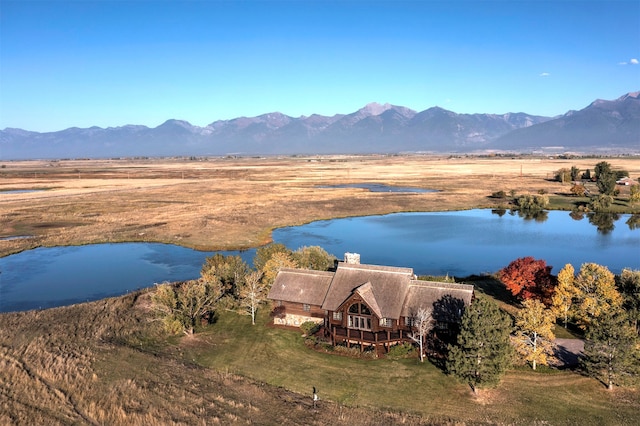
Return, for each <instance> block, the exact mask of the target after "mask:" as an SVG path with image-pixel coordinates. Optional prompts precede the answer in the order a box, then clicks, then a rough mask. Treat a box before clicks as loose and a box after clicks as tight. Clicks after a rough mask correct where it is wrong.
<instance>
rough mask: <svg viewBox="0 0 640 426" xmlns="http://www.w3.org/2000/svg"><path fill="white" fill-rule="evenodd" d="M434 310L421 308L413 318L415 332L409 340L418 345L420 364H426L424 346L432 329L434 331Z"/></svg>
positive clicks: (410, 335)
mask: <svg viewBox="0 0 640 426" xmlns="http://www.w3.org/2000/svg"><path fill="white" fill-rule="evenodd" d="M432 314H433V310H432V309H431V308H419V309H418V310H417V311H416V312H415V314H414V315H412V316H411V322H412V329H413V331H412V332H411V333H410V334H409V338H411V340H413V341H414V342H416V343H417V344H418V348H419V350H420V362H424V346H425V343H426V338H427V335H428V334H429V332H430V331H431V329H433V315H432Z"/></svg>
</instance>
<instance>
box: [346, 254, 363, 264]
mask: <svg viewBox="0 0 640 426" xmlns="http://www.w3.org/2000/svg"><path fill="white" fill-rule="evenodd" d="M344 263H349V264H351V265H359V264H360V254H359V253H345V254H344Z"/></svg>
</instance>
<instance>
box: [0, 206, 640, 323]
mask: <svg viewBox="0 0 640 426" xmlns="http://www.w3.org/2000/svg"><path fill="white" fill-rule="evenodd" d="M628 219H629V215H621V216H620V218H619V219H618V220H617V221H615V222H614V223H613V225H614V229H613V231H611V232H609V233H606V234H605V233H602V232H599V231H598V230H597V228H596V227H595V226H594V225H592V224H590V223H589V220H588V219H587V218H584V219H583V220H580V221H576V220H574V219H572V218H571V217H570V216H569V214H568V213H567V212H549V213H548V215H547V219H546V220H545V221H544V222H542V221H538V222H537V221H535V220H523V219H522V218H520V217H518V216H517V215H510V214H509V213H507V214H504V215H503V216H498V215H495V214H492V213H491V211H490V210H469V211H462V212H442V213H399V214H391V215H385V216H368V217H359V218H348V219H335V220H328V221H319V222H313V223H310V224H308V225H303V226H298V227H291V228H283V229H279V230H276V231H275V232H274V235H273V237H274V241H276V242H280V243H283V244H285V245H287V247H289V248H291V249H297V248H299V247H301V246H312V245H319V246H322V247H323V248H324V249H325V250H327V251H328V252H329V253H332V254H334V255H336V256H337V257H338V258H342V256H343V254H344V253H345V252H348V251H350V252H357V253H360V255H361V260H362V263H371V264H381V265H395V266H407V267H412V268H413V269H414V271H415V272H416V273H417V274H432V275H444V274H449V275H453V276H458V277H463V276H467V275H470V274H478V273H483V272H495V271H497V270H498V269H500V268H502V267H504V266H506V265H507V264H508V263H509V262H511V261H512V260H514V259H517V258H518V257H523V256H533V257H535V258H536V259H544V260H546V261H547V264H549V265H551V266H553V270H552V273H554V274H557V273H558V271H559V270H560V269H561V268H562V267H563V266H564V265H565V264H566V263H571V264H573V265H574V267H575V268H576V269H579V267H580V265H581V264H582V263H585V262H595V263H599V264H602V265H606V266H608V267H609V269H610V270H611V271H612V272H614V273H619V272H620V270H622V268H625V267H631V268H633V269H640V229H636V230H630V229H629V227H628V226H627V225H626V224H625V222H626V221H627V220H628ZM0 244H1V242H0ZM213 254H214V252H199V251H195V250H191V249H187V248H184V247H179V246H172V245H165V244H152V243H123V244H97V245H89V246H80V247H55V248H38V249H34V250H29V251H25V252H22V253H19V254H16V255H12V256H8V257H4V258H0V312H7V311H16V310H27V309H38V308H47V307H54V306H62V305H68V304H72V303H77V302H83V301H87V300H96V299H101V298H104V297H108V296H115V295H120V294H125V293H127V292H129V291H132V290H136V289H139V288H143V287H148V286H151V285H153V284H154V283H159V282H163V281H179V280H187V279H193V278H197V277H198V276H199V274H200V269H201V267H202V264H203V263H204V261H205V258H206V257H208V256H211V255H213ZM222 254H227V255H228V254H240V255H241V256H242V257H243V259H244V260H245V261H246V262H247V263H249V264H250V265H251V264H252V263H253V256H254V255H255V250H248V251H245V252H242V253H239V252H222Z"/></svg>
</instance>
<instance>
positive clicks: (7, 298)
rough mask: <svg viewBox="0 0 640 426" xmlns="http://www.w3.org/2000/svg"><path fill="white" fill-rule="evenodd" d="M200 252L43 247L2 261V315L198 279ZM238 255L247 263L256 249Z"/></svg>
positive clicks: (163, 247)
mask: <svg viewBox="0 0 640 426" xmlns="http://www.w3.org/2000/svg"><path fill="white" fill-rule="evenodd" d="M215 253H216V252H204V251H197V250H192V249H189V248H185V247H180V246H174V245H170V244H156V243H120V244H93V245H86V246H73V247H41V248H36V249H33V250H29V251H24V252H22V253H18V254H14V255H11V256H7V257H4V258H0V312H10V311H23V310H28V309H41V308H51V307H55V306H65V305H71V304H74V303H79V302H85V301H90V300H98V299H103V298H105V297H110V296H118V295H122V294H126V293H128V292H130V291H134V290H137V289H140V288H144V287H149V286H152V285H153V284H154V283H161V282H164V281H180V280H189V279H194V278H197V277H198V276H199V275H200V269H201V268H202V265H203V264H204V262H205V258H206V257H208V256H212V255H214V254H215ZM219 253H221V254H224V255H230V254H234V255H235V254H239V255H240V256H242V258H243V259H244V260H245V261H246V262H248V263H249V264H250V265H251V264H252V263H253V257H254V255H255V250H247V251H243V252H237V251H233V252H231V251H229V252H219Z"/></svg>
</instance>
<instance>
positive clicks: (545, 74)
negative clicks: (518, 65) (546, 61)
mask: <svg viewBox="0 0 640 426" xmlns="http://www.w3.org/2000/svg"><path fill="white" fill-rule="evenodd" d="M550 75H551V73H548V72H541V73H540V74H539V76H540V77H549V76H550Z"/></svg>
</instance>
